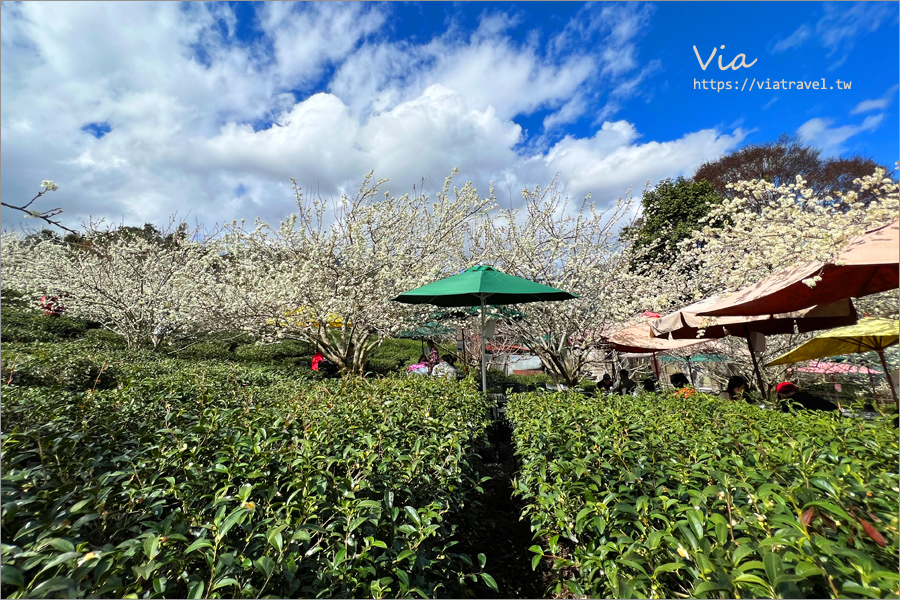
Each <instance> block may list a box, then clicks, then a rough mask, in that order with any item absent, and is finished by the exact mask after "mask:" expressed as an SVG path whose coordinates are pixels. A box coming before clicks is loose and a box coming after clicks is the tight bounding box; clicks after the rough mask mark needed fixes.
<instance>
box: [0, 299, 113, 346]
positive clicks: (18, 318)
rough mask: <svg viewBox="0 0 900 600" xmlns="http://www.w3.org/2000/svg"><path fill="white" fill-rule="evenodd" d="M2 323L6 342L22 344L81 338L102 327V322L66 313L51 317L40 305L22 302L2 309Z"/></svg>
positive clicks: (0, 317) (2, 334) (0, 335)
mask: <svg viewBox="0 0 900 600" xmlns="http://www.w3.org/2000/svg"><path fill="white" fill-rule="evenodd" d="M5 302H6V300H4V303H5ZM0 323H2V332H0V339H2V341H3V342H22V343H28V342H52V341H57V340H67V339H74V338H80V337H83V336H84V335H85V333H86V332H87V331H89V330H92V329H97V328H98V327H100V324H99V323H93V322H90V321H85V320H84V319H75V318H71V317H67V316H65V315H61V316H58V317H51V316H48V315H45V314H44V312H43V311H42V310H39V309H37V308H32V307H25V306H19V305H13V306H7V305H4V306H3V307H2V308H0Z"/></svg>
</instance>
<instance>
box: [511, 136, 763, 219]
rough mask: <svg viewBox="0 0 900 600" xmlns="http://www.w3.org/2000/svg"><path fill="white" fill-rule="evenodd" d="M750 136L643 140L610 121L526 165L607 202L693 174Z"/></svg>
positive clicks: (577, 191)
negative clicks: (627, 193)
mask: <svg viewBox="0 0 900 600" xmlns="http://www.w3.org/2000/svg"><path fill="white" fill-rule="evenodd" d="M745 136H746V132H745V131H744V130H742V129H736V130H735V131H733V132H732V133H731V134H723V133H720V132H718V131H716V130H712V129H709V130H703V131H697V132H694V133H689V134H686V135H684V136H682V137H681V138H679V139H677V140H671V141H667V142H657V141H647V142H645V143H639V142H638V140H639V139H640V134H639V133H638V131H637V129H636V128H635V126H634V125H633V124H631V123H628V122H626V121H616V122H606V123H604V124H603V126H602V127H601V129H600V130H599V131H598V132H597V133H596V134H595V135H594V136H593V137H591V138H587V139H575V138H572V137H568V136H567V137H566V138H564V139H563V140H561V141H560V142H559V143H558V144H556V145H555V146H554V147H553V148H551V149H550V151H549V152H548V153H547V154H546V155H545V156H541V157H535V158H534V159H532V160H531V161H530V162H529V163H528V164H527V165H526V166H527V167H528V168H530V169H531V168H533V169H534V172H535V173H537V174H539V175H540V177H542V178H543V179H544V180H545V181H546V180H549V178H550V177H552V176H553V175H555V174H557V173H558V174H559V175H560V178H561V181H563V182H564V184H565V187H566V190H567V191H568V192H569V194H570V195H572V196H573V197H583V196H584V195H586V194H588V193H592V195H593V198H594V199H595V200H597V201H598V202H602V203H606V202H608V201H609V200H610V199H611V198H615V197H617V196H620V195H622V194H624V192H625V190H627V189H628V188H634V189H636V190H637V191H638V192H639V191H640V190H641V189H643V186H644V184H646V183H647V182H648V181H649V182H651V183H652V184H655V183H656V182H657V181H659V180H660V179H664V178H666V177H674V176H678V175H684V176H690V175H692V174H693V171H694V170H696V168H697V167H699V166H700V165H701V164H703V163H704V162H707V161H710V160H715V159H716V158H719V157H720V156H722V155H723V154H725V153H726V152H728V151H730V150H733V149H734V148H735V147H737V145H738V144H740V142H741V141H743V139H744V137H745ZM538 167H540V168H538ZM532 183H540V181H533V182H532Z"/></svg>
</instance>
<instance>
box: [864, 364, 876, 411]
mask: <svg viewBox="0 0 900 600" xmlns="http://www.w3.org/2000/svg"><path fill="white" fill-rule="evenodd" d="M865 369H866V371H868V375H869V387H871V388H872V406H873V407H874V406H875V379H873V378H872V369H870V368H869V367H865Z"/></svg>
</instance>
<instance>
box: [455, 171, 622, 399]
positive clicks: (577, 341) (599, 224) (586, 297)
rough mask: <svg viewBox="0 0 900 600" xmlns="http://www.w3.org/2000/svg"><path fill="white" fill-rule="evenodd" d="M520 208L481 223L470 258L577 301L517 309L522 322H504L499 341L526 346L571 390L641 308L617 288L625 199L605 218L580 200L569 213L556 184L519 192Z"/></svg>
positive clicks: (564, 199) (592, 206) (620, 262)
mask: <svg viewBox="0 0 900 600" xmlns="http://www.w3.org/2000/svg"><path fill="white" fill-rule="evenodd" d="M523 197H524V208H523V209H521V210H503V211H500V212H499V214H498V215H496V216H494V217H492V218H487V219H484V220H483V221H482V223H481V229H480V230H479V236H478V237H477V243H476V244H475V245H474V246H473V256H474V258H475V259H477V260H478V261H479V262H483V263H486V264H491V265H493V266H495V267H496V268H498V269H500V270H501V271H504V272H507V273H509V274H511V275H517V276H519V277H524V278H526V279H530V280H532V281H537V282H539V283H543V284H545V285H549V286H552V287H556V288H559V289H562V290H565V291H567V292H571V293H573V294H577V295H578V296H579V297H578V298H576V299H572V300H566V301H564V302H540V303H533V304H524V305H521V306H519V307H517V308H518V309H519V310H520V311H522V312H524V313H525V318H523V319H515V320H508V321H505V322H504V324H503V326H502V327H501V328H500V330H501V333H504V334H506V336H507V337H508V338H509V339H518V340H520V341H521V342H522V343H524V344H526V345H527V346H528V347H529V348H530V349H531V350H532V351H533V352H534V353H535V354H536V355H537V356H538V357H539V358H540V359H541V362H542V363H543V365H544V367H545V369H546V370H547V371H548V372H549V373H550V374H551V375H552V376H553V377H554V378H556V379H557V380H559V381H560V382H562V383H565V384H567V385H573V384H576V383H577V382H578V381H579V380H580V378H581V376H582V375H583V370H584V367H585V365H586V363H587V362H588V361H589V360H590V359H591V357H592V356H594V352H592V351H593V350H595V349H596V348H597V347H598V346H599V345H600V344H601V343H602V340H603V335H602V334H603V333H604V332H605V333H608V332H609V331H608V330H609V325H610V324H611V323H614V322H624V321H625V320H627V319H628V318H629V317H631V316H632V315H633V314H634V311H635V306H636V304H638V303H639V302H636V299H635V298H634V297H633V295H632V294H631V290H629V289H628V288H627V286H623V285H621V283H622V280H621V279H620V275H622V274H623V273H624V272H625V271H626V269H627V263H626V260H625V255H624V253H623V251H622V250H623V249H622V247H621V246H620V245H619V244H618V242H617V230H618V228H619V227H620V226H621V225H623V224H624V221H625V220H626V219H627V218H628V215H629V214H630V213H631V212H632V211H631V207H632V200H631V199H630V197H628V196H626V198H625V199H621V200H620V201H618V202H617V203H616V204H615V205H614V206H613V207H612V208H610V209H608V210H605V211H604V210H599V209H598V208H597V206H596V205H595V204H594V203H592V202H589V201H588V200H585V201H584V202H583V203H582V204H581V206H579V207H577V210H573V209H572V206H570V203H569V199H568V198H566V197H564V196H563V195H562V193H561V192H560V190H559V187H558V186H557V184H556V182H555V181H554V182H552V183H551V184H550V185H549V186H547V187H546V188H542V187H536V188H534V189H532V190H524V191H523Z"/></svg>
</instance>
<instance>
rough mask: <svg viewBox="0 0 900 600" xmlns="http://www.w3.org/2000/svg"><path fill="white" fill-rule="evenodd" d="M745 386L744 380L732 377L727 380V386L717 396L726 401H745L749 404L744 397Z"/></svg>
mask: <svg viewBox="0 0 900 600" xmlns="http://www.w3.org/2000/svg"><path fill="white" fill-rule="evenodd" d="M747 385H748V382H747V379H746V378H744V377H741V376H740V375H732V376H731V377H729V378H728V385H726V386H725V389H724V390H723V391H722V393H721V394H719V395H720V396H721V397H722V398H725V399H726V400H746V401H747V402H750V399H749V398H748V397H747V396H746V395H745V394H746V393H747ZM751 404H752V402H751Z"/></svg>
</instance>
